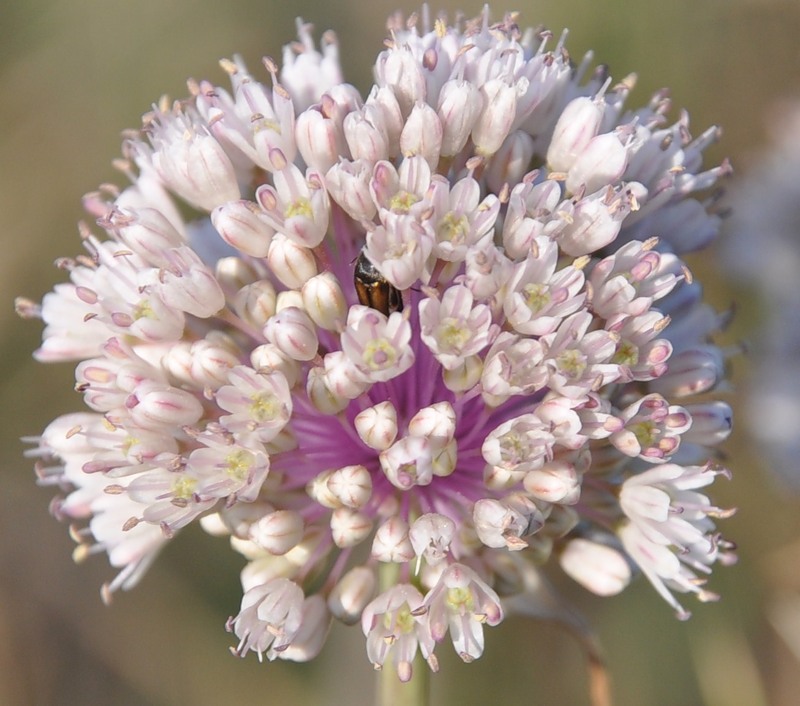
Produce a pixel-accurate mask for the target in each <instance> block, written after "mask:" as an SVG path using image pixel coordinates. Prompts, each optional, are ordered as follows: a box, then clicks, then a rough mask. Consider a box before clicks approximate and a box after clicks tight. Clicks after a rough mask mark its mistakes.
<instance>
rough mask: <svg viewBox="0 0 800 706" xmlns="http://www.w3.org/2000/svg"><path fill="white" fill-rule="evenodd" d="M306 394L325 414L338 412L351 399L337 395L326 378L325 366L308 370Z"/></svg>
mask: <svg viewBox="0 0 800 706" xmlns="http://www.w3.org/2000/svg"><path fill="white" fill-rule="evenodd" d="M306 394H307V395H308V399H309V400H311V404H313V405H314V407H315V408H316V409H317V410H319V411H320V412H322V413H323V414H338V413H339V412H341V411H342V410H343V409H344V408H345V407H347V404H348V402H349V401H350V400H349V399H348V398H347V397H344V396H342V395H337V394H336V393H335V392H334V391H333V390H331V388H330V387H328V383H327V382H326V380H325V368H321V367H314V368H311V369H310V370H309V371H308V377H307V380H306Z"/></svg>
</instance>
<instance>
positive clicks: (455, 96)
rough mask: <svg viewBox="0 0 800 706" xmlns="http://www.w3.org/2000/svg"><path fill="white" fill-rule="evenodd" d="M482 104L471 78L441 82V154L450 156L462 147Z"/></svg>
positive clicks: (438, 111) (439, 112) (439, 108)
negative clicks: (468, 79) (442, 83)
mask: <svg viewBox="0 0 800 706" xmlns="http://www.w3.org/2000/svg"><path fill="white" fill-rule="evenodd" d="M482 105H483V99H482V98H481V94H480V91H479V90H478V87H477V86H476V85H475V84H474V83H472V82H470V81H465V80H463V79H461V80H459V79H452V80H450V81H447V82H446V83H445V84H444V85H443V86H442V90H441V91H440V92H439V107H438V110H437V113H438V115H439V120H440V121H441V123H442V156H444V157H453V156H455V155H457V154H458V153H459V152H460V151H461V150H462V149H464V146H465V145H466V144H467V140H468V139H469V136H470V133H471V132H472V127H473V125H474V124H475V120H476V119H477V117H478V115H479V114H480V111H481V107H482Z"/></svg>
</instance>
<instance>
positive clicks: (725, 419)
mask: <svg viewBox="0 0 800 706" xmlns="http://www.w3.org/2000/svg"><path fill="white" fill-rule="evenodd" d="M686 411H687V412H688V413H689V415H690V416H691V418H692V426H691V427H690V428H689V429H688V430H687V431H685V432H684V433H683V435H682V437H681V438H682V439H683V440H684V441H686V442H689V443H692V444H702V445H703V446H715V445H717V444H719V443H721V442H723V441H725V439H727V438H728V436H729V435H730V433H731V431H732V429H733V411H732V410H731V407H730V405H729V404H728V403H727V402H722V401H721V400H716V401H712V402H700V403H697V404H692V405H686Z"/></svg>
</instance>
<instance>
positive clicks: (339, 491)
mask: <svg viewBox="0 0 800 706" xmlns="http://www.w3.org/2000/svg"><path fill="white" fill-rule="evenodd" d="M328 489H329V490H330V491H331V493H332V494H333V495H334V496H335V497H336V499H337V500H339V502H340V503H341V504H342V505H344V506H345V507H351V508H354V509H358V508H360V507H362V506H363V505H365V504H366V503H367V501H368V500H369V499H370V497H371V496H372V476H371V475H370V472H369V471H368V470H367V469H366V468H365V467H364V466H345V467H344V468H340V469H339V470H337V471H334V472H333V473H331V475H330V476H329V477H328Z"/></svg>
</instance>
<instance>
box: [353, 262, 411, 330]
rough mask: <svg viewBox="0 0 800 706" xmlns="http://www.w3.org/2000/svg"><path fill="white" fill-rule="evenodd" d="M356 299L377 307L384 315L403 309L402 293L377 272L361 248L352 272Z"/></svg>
mask: <svg viewBox="0 0 800 706" xmlns="http://www.w3.org/2000/svg"><path fill="white" fill-rule="evenodd" d="M353 280H354V282H355V286H356V294H357V295H358V301H359V302H360V303H361V304H363V305H364V306H369V307H372V308H373V309H377V310H378V311H380V312H381V313H383V314H386V316H389V314H391V313H392V312H393V311H403V295H402V294H401V293H400V290H399V289H397V288H396V287H393V286H392V285H391V284H390V283H389V281H388V280H387V279H386V278H385V277H384V276H383V275H382V274H381V273H380V272H378V268H376V267H375V265H373V264H372V263H371V262H370V260H369V258H368V257H367V256H366V255H365V254H364V251H363V250H362V252H361V254H360V255H359V256H358V260H356V269H355V272H354V273H353Z"/></svg>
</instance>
